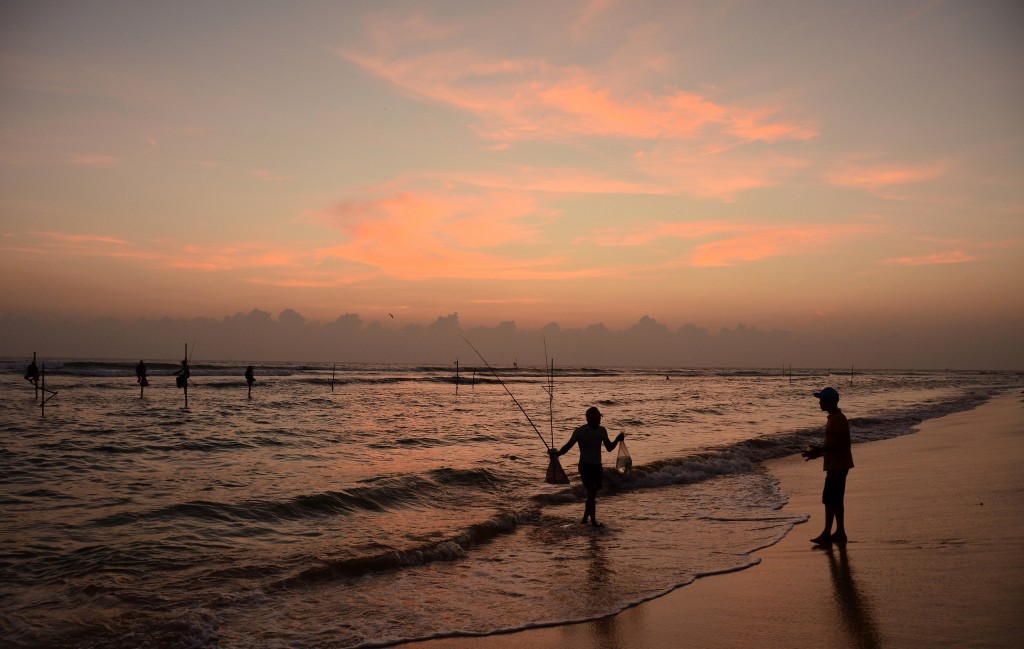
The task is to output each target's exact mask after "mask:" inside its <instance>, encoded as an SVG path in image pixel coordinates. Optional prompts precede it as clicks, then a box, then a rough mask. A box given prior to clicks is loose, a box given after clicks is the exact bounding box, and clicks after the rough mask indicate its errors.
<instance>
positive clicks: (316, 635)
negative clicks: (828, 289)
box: [0, 360, 1024, 648]
mask: <svg viewBox="0 0 1024 649" xmlns="http://www.w3.org/2000/svg"><path fill="white" fill-rule="evenodd" d="M24 365H25V363H24V362H14V361H10V362H6V363H0V371H2V372H3V373H2V374H0V462H2V467H3V470H2V472H0V602H2V604H0V632H2V636H3V638H4V640H5V644H6V645H7V646H54V645H57V646H70V647H101V646H102V647H142V646H145V647H295V646H303V647H338V648H343V647H357V646H376V645H386V644H393V643H397V642H401V641H403V640H410V639H418V638H429V637H439V636H445V635H474V634H480V635H485V634H490V633H495V632H499V631H507V630H511V629H521V628H529V627H536V626H543V625H551V624H560V623H566V622H571V621H578V620H587V619H594V618H598V617H601V616H607V615H610V614H612V613H615V612H617V611H620V610H622V609H624V608H626V607H629V606H632V605H635V604H637V603H639V602H643V601H645V600H649V599H651V598H654V597H657V596H659V595H661V594H664V593H666V592H668V591H670V590H672V589H674V588H678V587H680V586H684V585H686V584H688V583H690V582H691V581H693V580H694V579H696V578H698V577H701V576H708V575H714V574H716V573H722V572H728V571H734V570H738V569H742V568H745V567H748V566H750V565H752V564H754V563H756V562H757V558H756V556H755V555H754V553H755V552H756V550H758V549H760V548H763V547H766V546H768V545H771V544H773V543H776V542H777V541H779V540H780V539H781V538H782V537H783V536H784V535H785V534H786V533H787V532H789V531H790V530H791V529H792V527H793V526H794V525H795V524H797V523H800V522H803V521H804V520H806V518H807V516H808V514H809V512H793V511H788V510H781V508H782V506H783V505H784V504H785V502H786V494H783V493H780V491H779V487H778V483H777V481H776V480H775V479H774V478H773V477H772V476H771V475H770V474H769V473H767V472H766V471H765V470H764V469H763V468H762V467H761V465H760V464H759V462H760V461H761V460H764V459H767V458H772V457H780V456H784V455H789V454H792V453H796V452H799V451H800V450H801V449H802V448H804V447H805V446H806V445H807V444H809V443H813V442H820V439H821V434H822V425H823V422H824V414H823V413H822V412H821V411H820V410H819V409H818V404H817V401H816V400H815V399H814V398H813V397H812V396H811V393H812V392H813V391H815V390H817V389H820V388H822V387H824V386H826V385H832V386H833V387H836V388H837V389H839V391H840V393H841V394H842V400H841V403H840V405H841V407H842V408H843V410H844V412H846V414H847V415H848V416H849V417H850V419H851V424H852V429H853V440H854V442H855V443H856V442H863V441H867V440H874V439H882V438H886V437H892V436H895V435H901V434H905V433H909V432H912V429H913V426H914V425H915V424H916V423H918V422H920V421H921V420H923V419H926V418H930V417H935V416H940V415H942V414H946V413H949V412H953V411H957V410H964V409H968V408H972V407H974V406H976V405H978V404H979V403H981V402H983V401H984V400H986V399H987V398H989V397H991V396H992V395H993V394H995V393H997V392H1000V391H1002V390H1005V389H1009V388H1012V387H1019V386H1020V385H1022V384H1024V375H1022V374H1020V373H999V372H991V373H983V372H898V371H877V372H870V371H865V372H859V373H857V374H856V375H854V376H850V375H849V374H839V375H837V374H832V375H829V373H828V372H826V371H804V372H797V373H794V374H792V375H783V373H782V372H780V371H778V370H774V371H769V370H714V369H709V370H679V369H650V368H563V369H558V368H556V371H555V376H554V379H553V381H552V380H551V379H550V378H549V377H548V376H547V373H546V372H545V371H544V368H543V367H539V368H499V369H498V370H497V374H498V376H499V377H500V379H501V380H502V381H503V382H504V386H503V385H502V383H501V382H499V381H498V380H497V379H496V377H495V376H494V375H492V374H491V373H490V372H489V371H488V370H487V369H486V368H484V367H479V368H476V369H475V370H474V369H473V368H470V369H468V370H467V369H466V368H462V371H461V373H460V375H459V377H458V379H456V375H455V372H454V368H448V367H418V366H402V365H387V366H368V365H346V366H331V365H329V364H297V363H264V364H256V367H255V372H256V378H257V381H256V384H255V385H254V386H253V390H252V394H251V397H250V396H249V393H248V391H247V388H246V385H245V381H244V379H243V376H242V374H243V372H244V370H245V366H244V365H243V364H239V363H231V362H200V361H196V362H195V363H194V365H193V366H192V379H191V380H190V384H189V390H188V407H185V395H184V392H183V391H182V390H179V389H177V388H176V387H175V382H174V377H173V376H172V373H173V371H174V370H175V369H176V367H177V365H176V364H175V363H173V362H167V363H150V366H149V367H150V373H149V379H150V386H149V387H147V388H146V389H145V392H144V393H142V394H141V395H140V388H139V386H138V385H137V384H136V382H135V377H134V362H132V361H120V362H119V361H70V360H64V361H60V360H50V361H46V362H45V369H46V381H47V383H46V385H47V388H50V389H52V390H55V391H57V395H56V396H55V397H53V398H52V399H51V400H50V401H48V402H47V403H46V404H45V406H44V407H42V408H41V407H40V404H39V400H38V399H37V398H36V395H35V391H34V390H33V387H32V385H31V384H29V383H27V382H26V381H24V379H22V378H21V374H22V373H23V372H24ZM506 388H507V390H508V391H506ZM509 392H511V394H512V395H514V396H515V397H516V399H517V400H518V401H519V404H520V405H521V406H522V410H523V411H525V413H526V415H528V416H529V418H530V420H531V421H532V424H531V423H530V421H528V420H527V417H526V415H524V413H523V412H522V411H521V410H520V408H519V407H518V406H517V405H516V403H515V402H514V401H513V399H512V398H511V397H510V395H509ZM592 405H595V406H597V407H598V408H600V409H601V411H602V412H603V414H604V421H603V424H604V425H605V426H606V427H607V428H608V430H609V435H610V436H612V437H614V436H615V435H617V434H618V433H619V432H620V431H624V432H625V433H626V439H627V441H628V445H629V449H630V452H631V454H632V457H633V469H632V471H631V473H630V474H629V476H628V477H626V476H622V475H619V474H618V473H616V472H615V471H614V465H615V456H614V454H606V455H605V462H604V463H605V467H606V468H605V489H604V490H603V491H602V492H601V494H600V497H599V499H598V504H597V514H598V519H599V520H601V521H603V522H604V523H605V527H604V528H603V529H601V530H594V529H592V528H590V527H589V526H584V525H581V524H580V520H581V518H582V513H583V491H582V488H581V486H580V484H579V480H578V477H577V475H576V472H575V462H576V458H577V456H578V454H577V451H576V450H575V449H573V450H572V451H570V452H569V453H568V454H567V455H566V456H564V457H563V458H562V460H563V464H564V465H565V467H566V470H567V472H568V473H569V475H570V477H571V478H572V481H573V482H572V484H570V485H549V484H545V483H544V481H543V477H544V474H545V469H546V466H547V461H548V460H547V455H546V452H545V447H546V446H547V445H551V444H552V443H553V444H554V445H556V446H561V445H562V444H563V443H564V442H565V441H566V440H567V439H568V437H569V435H570V433H571V431H572V429H573V428H575V427H576V426H578V425H580V424H582V423H584V411H585V410H586V409H587V408H588V407H589V406H592ZM965 434H969V431H965ZM856 455H857V451H856V448H854V457H855V458H856ZM818 470H820V467H819V466H818V463H817V462H815V463H812V464H809V465H808V471H818ZM851 489H852V490H854V491H855V489H856V474H855V473H854V474H853V475H852V476H851ZM711 578H713V577H711Z"/></svg>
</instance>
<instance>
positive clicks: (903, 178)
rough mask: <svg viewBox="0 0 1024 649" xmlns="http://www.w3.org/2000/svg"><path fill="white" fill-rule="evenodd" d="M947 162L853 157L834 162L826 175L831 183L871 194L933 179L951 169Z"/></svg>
mask: <svg viewBox="0 0 1024 649" xmlns="http://www.w3.org/2000/svg"><path fill="white" fill-rule="evenodd" d="M950 167H951V165H950V163H949V162H947V161H941V160H940V161H931V162H924V163H917V164H896V163H886V162H874V161H871V160H852V161H847V162H843V163H840V164H838V165H836V166H835V167H834V168H833V169H832V170H831V171H829V172H828V173H827V174H826V176H825V177H826V179H827V180H828V182H830V183H832V184H833V185H839V186H842V187H855V188H859V189H864V190H866V191H869V192H872V193H879V192H881V191H882V190H885V189H888V188H890V187H894V186H901V185H909V184H914V183H922V182H927V181H929V180H935V179H936V178H939V177H941V176H943V175H945V174H946V173H947V172H948V171H949V170H950Z"/></svg>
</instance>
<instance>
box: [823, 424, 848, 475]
mask: <svg viewBox="0 0 1024 649" xmlns="http://www.w3.org/2000/svg"><path fill="white" fill-rule="evenodd" d="M823 457H824V466H823V467H822V470H823V471H841V470H843V469H852V468H853V453H851V452H850V422H849V421H847V420H846V415H844V414H843V413H842V411H841V410H837V411H836V412H835V414H830V415H829V416H828V420H827V421H826V422H825V449H824V454H823Z"/></svg>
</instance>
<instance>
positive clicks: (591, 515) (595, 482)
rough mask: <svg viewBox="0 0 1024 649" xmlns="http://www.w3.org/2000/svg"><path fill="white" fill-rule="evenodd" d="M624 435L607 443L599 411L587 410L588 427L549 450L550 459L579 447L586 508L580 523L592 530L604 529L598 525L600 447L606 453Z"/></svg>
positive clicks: (606, 431)
mask: <svg viewBox="0 0 1024 649" xmlns="http://www.w3.org/2000/svg"><path fill="white" fill-rule="evenodd" d="M625 437H626V434H625V433H619V434H618V436H617V437H616V438H615V441H614V442H613V441H611V440H610V439H608V430H607V429H606V428H605V427H604V426H602V425H601V411H600V410H598V409H597V408H589V409H588V410H587V423H586V424H584V425H583V426H580V427H579V428H577V429H576V430H574V431H573V432H572V437H570V438H569V441H568V442H566V443H565V446H563V447H562V448H560V449H558V450H557V451H556V450H555V449H553V448H552V449H548V454H549V455H551V457H558V456H559V455H564V454H565V453H566V452H567V451H568V450H569V449H570V448H572V447H573V445H574V444H577V443H578V444H579V445H580V467H579V468H580V480H581V481H582V482H583V486H584V487H585V488H586V490H587V504H586V507H585V508H584V510H583V523H584V524H586V523H587V521H588V520H589V521H590V524H591V525H593V526H594V527H603V526H602V525H601V524H600V523H598V522H597V492H598V490H599V489H600V488H601V487H602V479H603V477H604V469H603V468H602V467H601V444H604V447H605V448H606V449H608V451H609V452H611V451H612V450H614V449H615V447H616V446H618V444H619V442H621V441H622V440H623V439H625Z"/></svg>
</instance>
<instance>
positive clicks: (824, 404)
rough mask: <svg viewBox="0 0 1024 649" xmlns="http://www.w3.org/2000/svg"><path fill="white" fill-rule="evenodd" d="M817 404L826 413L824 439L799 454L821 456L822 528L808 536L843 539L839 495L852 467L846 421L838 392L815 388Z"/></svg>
mask: <svg viewBox="0 0 1024 649" xmlns="http://www.w3.org/2000/svg"><path fill="white" fill-rule="evenodd" d="M814 396H815V397H817V398H818V405H819V406H820V407H821V409H822V410H824V411H825V412H827V413H828V420H827V421H826V422H825V443H824V445H822V446H816V445H815V446H811V447H810V448H808V449H807V450H806V451H804V452H803V453H802V454H801V455H803V456H804V459H805V460H814V459H816V458H819V457H824V458H825V459H824V462H823V467H822V468H823V469H824V471H825V489H824V491H822V494H821V502H822V504H824V505H825V529H824V531H822V533H821V534H819V535H818V536H816V537H815V538H813V539H811V543H814V544H817V545H829V544H831V543H839V544H843V543H846V527H845V526H844V525H843V522H844V513H845V511H844V508H843V499H844V497H845V495H846V475H847V474H848V473H849V472H850V469H852V468H853V453H852V452H851V451H850V422H849V421H847V420H846V415H844V414H843V411H842V410H840V409H839V393H838V392H837V391H836V390H835V389H834V388H825V389H824V390H822V391H821V392H815V393H814ZM833 520H835V523H836V531H835V533H834V534H833V533H832V521H833Z"/></svg>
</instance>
